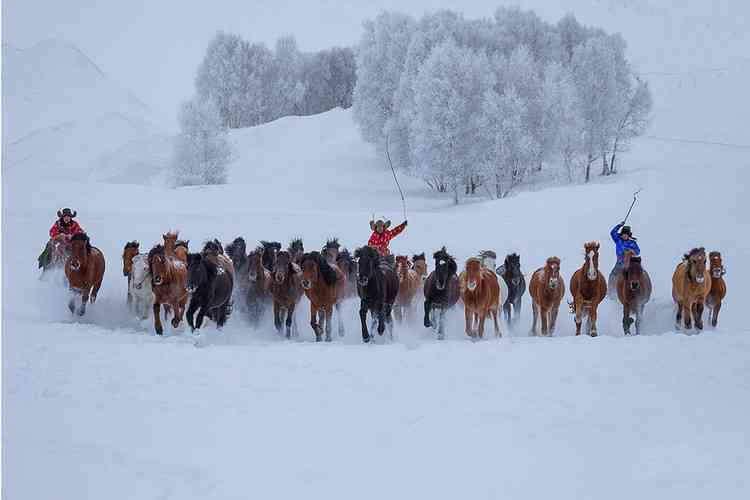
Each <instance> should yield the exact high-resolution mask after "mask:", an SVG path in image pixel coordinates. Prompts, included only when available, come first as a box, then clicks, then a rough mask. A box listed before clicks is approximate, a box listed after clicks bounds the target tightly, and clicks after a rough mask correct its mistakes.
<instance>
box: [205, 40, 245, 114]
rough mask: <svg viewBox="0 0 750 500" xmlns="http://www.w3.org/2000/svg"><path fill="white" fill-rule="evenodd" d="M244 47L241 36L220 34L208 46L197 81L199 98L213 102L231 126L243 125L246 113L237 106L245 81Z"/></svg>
mask: <svg viewBox="0 0 750 500" xmlns="http://www.w3.org/2000/svg"><path fill="white" fill-rule="evenodd" d="M242 44H243V42H242V39H241V38H240V37H239V36H237V35H231V34H227V33H223V32H219V33H217V34H216V36H215V37H214V38H213V39H212V40H211V42H210V43H209V45H208V49H207V50H206V55H205V56H204V58H203V61H202V62H201V65H200V66H199V68H198V74H197V76H196V79H195V88H196V90H197V92H198V97H199V98H200V99H201V100H210V101H212V102H213V103H214V104H215V105H216V107H217V109H218V111H219V115H220V116H221V119H222V121H223V123H225V124H226V125H227V126H229V127H239V126H240V122H241V112H242V110H241V109H239V108H238V106H237V103H238V96H239V95H241V93H242V85H243V80H244V75H243V74H242V73H241V70H242V64H241V62H240V61H241V59H242V55H241V51H242Z"/></svg>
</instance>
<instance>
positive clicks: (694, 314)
mask: <svg viewBox="0 0 750 500" xmlns="http://www.w3.org/2000/svg"><path fill="white" fill-rule="evenodd" d="M710 291H711V274H710V273H709V272H708V269H706V249H705V248H703V247H700V248H693V249H692V250H690V252H688V253H686V254H685V255H684V256H683V260H682V262H680V263H679V264H678V265H677V268H676V269H675V270H674V274H672V299H674V301H675V303H676V304H677V317H676V318H675V328H677V329H678V330H679V328H680V322H681V321H682V320H683V318H684V322H685V329H687V330H690V328H691V327H692V323H691V321H694V322H695V327H696V328H697V329H698V330H703V305H704V304H705V302H706V297H707V296H708V294H709V292H710Z"/></svg>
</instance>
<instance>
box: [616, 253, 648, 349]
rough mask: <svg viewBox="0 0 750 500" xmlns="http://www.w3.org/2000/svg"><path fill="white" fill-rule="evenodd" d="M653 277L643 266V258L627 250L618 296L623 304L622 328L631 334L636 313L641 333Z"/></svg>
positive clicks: (636, 330)
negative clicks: (631, 326)
mask: <svg viewBox="0 0 750 500" xmlns="http://www.w3.org/2000/svg"><path fill="white" fill-rule="evenodd" d="M651 290H652V287H651V278H650V277H649V275H648V273H647V272H646V270H645V269H643V267H642V266H641V258H640V257H636V256H634V255H633V253H632V252H630V251H627V250H626V251H625V265H624V267H623V269H622V272H620V273H619V274H618V275H617V298H618V299H620V303H621V304H622V330H623V332H624V333H625V335H630V325H632V324H633V318H631V317H630V314H631V313H633V314H635V334H636V335H640V334H641V317H642V316H643V308H644V307H645V306H646V303H647V302H648V301H649V300H650V299H651Z"/></svg>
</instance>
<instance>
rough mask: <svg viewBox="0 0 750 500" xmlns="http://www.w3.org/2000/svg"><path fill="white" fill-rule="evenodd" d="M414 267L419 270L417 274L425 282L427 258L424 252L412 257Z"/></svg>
mask: <svg viewBox="0 0 750 500" xmlns="http://www.w3.org/2000/svg"><path fill="white" fill-rule="evenodd" d="M411 261H412V267H413V269H414V271H416V272H417V276H419V278H420V279H421V280H422V282H424V281H425V280H426V279H427V274H428V273H427V259H426V257H425V255H424V252H422V253H420V254H415V255H413V256H412V258H411Z"/></svg>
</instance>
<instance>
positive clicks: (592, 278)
mask: <svg viewBox="0 0 750 500" xmlns="http://www.w3.org/2000/svg"><path fill="white" fill-rule="evenodd" d="M583 252H584V261H583V266H581V268H580V269H578V270H577V271H576V272H575V273H573V276H572V277H571V278H570V293H571V295H573V302H571V303H570V309H571V312H573V313H575V315H576V335H580V334H581V323H582V322H583V317H584V316H588V328H587V330H588V333H589V335H591V336H592V337H596V335H597V332H596V317H597V309H598V308H599V304H600V303H601V301H602V300H604V297H606V296H607V280H606V279H604V275H603V274H602V273H601V272H600V271H599V242H598V241H590V242H588V243H586V244H584V245H583Z"/></svg>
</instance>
